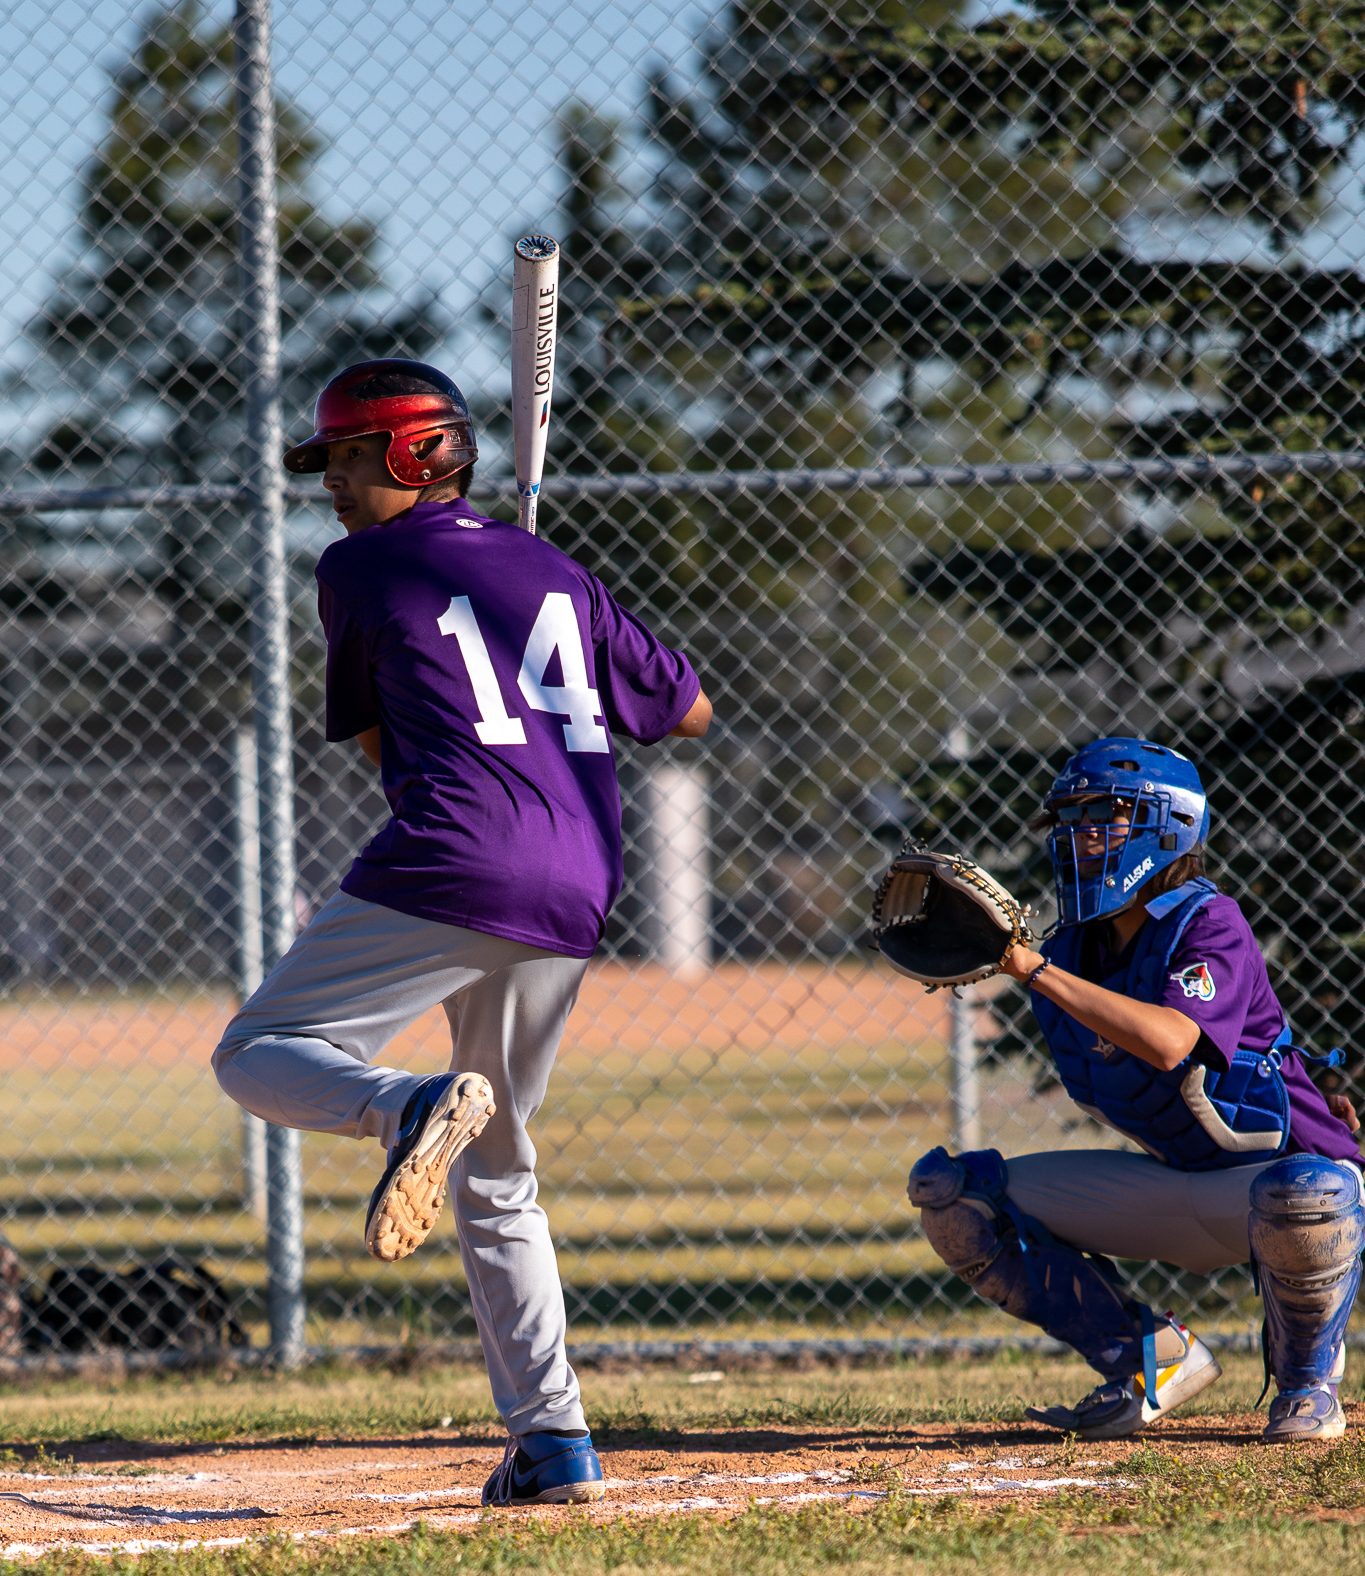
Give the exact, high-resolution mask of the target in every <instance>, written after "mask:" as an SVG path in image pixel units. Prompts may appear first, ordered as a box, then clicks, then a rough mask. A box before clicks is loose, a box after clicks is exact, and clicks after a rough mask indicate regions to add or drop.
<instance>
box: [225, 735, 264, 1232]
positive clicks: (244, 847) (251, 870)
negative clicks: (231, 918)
mask: <svg viewBox="0 0 1365 1576" xmlns="http://www.w3.org/2000/svg"><path fill="white" fill-rule="evenodd" d="M256 762H257V754H256V735H255V732H254V731H253V730H252V728H251V726H250V725H249V724H243V726H241V727H240V728H238V729H237V731H236V733H235V734H234V735H233V739H232V786H233V835H234V840H235V843H236V856H237V857H236V864H237V993H238V995H239V996H240V997H241V999H242V1000H243V1001H245V1000H246V999H247V997H248V996H250V995H251V993H252V992H253V991H254V990H255V989H256V987H257V986H258V985H259V984H260V983H261V977H262V975H263V974H264V973H265V968H264V965H263V963H262V961H261V790H260V775H259V772H258V770H257V765H256ZM241 1184H242V1208H243V1209H245V1210H249V1211H250V1212H251V1214H253V1215H255V1216H256V1217H257V1219H258V1220H264V1219H265V1218H266V1180H265V1123H264V1122H263V1121H262V1120H261V1119H260V1117H259V1116H253V1115H252V1114H251V1112H250V1111H243V1112H242V1177H241Z"/></svg>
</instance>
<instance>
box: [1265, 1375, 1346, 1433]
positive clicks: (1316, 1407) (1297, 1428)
mask: <svg viewBox="0 0 1365 1576" xmlns="http://www.w3.org/2000/svg"><path fill="white" fill-rule="evenodd" d="M1345 1432H1346V1414H1345V1412H1343V1411H1342V1409H1341V1402H1340V1401H1339V1400H1337V1387H1336V1386H1335V1385H1334V1384H1320V1385H1316V1386H1314V1388H1313V1389H1311V1390H1282V1391H1281V1392H1280V1394H1279V1395H1277V1396H1276V1397H1275V1399H1274V1400H1273V1401H1272V1402H1271V1403H1270V1421H1269V1422H1268V1423H1267V1424H1266V1425H1265V1428H1264V1430H1263V1431H1262V1433H1261V1438H1262V1439H1263V1440H1264V1441H1265V1443H1266V1444H1268V1445H1288V1444H1293V1443H1294V1442H1295V1441H1296V1440H1301V1439H1309V1440H1319V1439H1340V1438H1341V1436H1342V1435H1343V1434H1344V1433H1345Z"/></svg>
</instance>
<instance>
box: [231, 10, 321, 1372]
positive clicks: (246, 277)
mask: <svg viewBox="0 0 1365 1576" xmlns="http://www.w3.org/2000/svg"><path fill="white" fill-rule="evenodd" d="M234 38H235V44H236V71H237V115H238V128H239V137H240V146H241V196H242V215H241V234H240V252H241V267H242V298H243V301H242V304H243V324H242V329H243V335H242V337H243V348H244V362H245V365H246V367H247V373H246V423H247V443H246V456H245V463H246V472H247V474H246V478H245V482H246V486H247V490H248V495H249V500H250V514H251V539H252V554H251V557H252V575H251V580H252V586H251V614H252V617H251V657H252V687H253V697H254V711H255V722H256V743H257V750H258V752H259V771H260V796H261V797H260V811H261V898H262V917H263V926H262V936H263V941H264V955H263V962H264V964H265V966H266V967H267V968H269V967H270V966H271V965H273V964H274V963H275V962H277V961H278V959H279V958H280V957H282V956H283V954H284V953H285V951H286V950H287V949H288V947H289V943H290V941H291V940H292V939H293V934H294V887H295V867H294V763H293V727H292V722H291V717H290V695H289V596H288V585H287V571H286V564H285V551H284V475H283V471H282V470H281V467H280V462H279V457H280V454H281V452H282V451H283V448H284V438H283V425H282V422H281V418H280V293H279V238H278V211H277V203H276V192H275V184H276V174H275V113H274V89H273V85H272V76H271V66H270V4H269V0H237V7H236V14H235V18H234ZM266 1169H267V1187H266V1258H267V1275H268V1291H267V1306H268V1310H269V1319H270V1347H271V1353H272V1355H273V1357H274V1359H275V1361H276V1362H278V1363H280V1364H281V1365H283V1366H291V1365H293V1364H296V1363H298V1362H300V1361H301V1360H302V1357H303V1319H304V1301H303V1187H302V1180H301V1176H300V1155H299V1135H298V1134H297V1133H296V1132H293V1131H290V1130H288V1129H285V1128H279V1127H271V1128H270V1129H269V1130H268V1132H267V1135H266Z"/></svg>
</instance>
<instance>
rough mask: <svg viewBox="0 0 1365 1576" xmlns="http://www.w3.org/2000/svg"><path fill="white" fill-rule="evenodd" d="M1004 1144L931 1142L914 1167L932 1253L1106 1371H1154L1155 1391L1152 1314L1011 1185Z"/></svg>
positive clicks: (1119, 1375) (1151, 1385)
mask: <svg viewBox="0 0 1365 1576" xmlns="http://www.w3.org/2000/svg"><path fill="white" fill-rule="evenodd" d="M1008 1180H1009V1176H1008V1172H1007V1170H1006V1167H1005V1161H1004V1159H1003V1157H1002V1156H1001V1155H1000V1153H999V1152H998V1151H997V1150H994V1149H981V1150H974V1151H971V1152H969V1153H967V1154H963V1155H957V1156H952V1155H950V1154H949V1153H948V1152H947V1150H946V1149H933V1150H930V1152H929V1153H928V1154H927V1155H925V1156H924V1157H923V1159H921V1160H919V1161H917V1162H916V1164H915V1167H914V1169H913V1170H912V1171H911V1173H910V1186H909V1189H908V1192H909V1195H910V1202H911V1203H912V1204H915V1205H916V1206H918V1208H919V1209H920V1211H921V1219H922V1221H923V1224H924V1234H925V1236H926V1237H927V1238H928V1239H929V1242H930V1244H931V1245H932V1246H933V1249H934V1251H935V1252H936V1253H937V1254H938V1256H939V1257H940V1258H941V1259H942V1260H943V1262H944V1263H945V1264H946V1265H947V1266H948V1268H949V1269H951V1270H953V1271H954V1272H955V1273H956V1274H958V1275H960V1276H961V1277H962V1278H963V1280H965V1281H966V1282H967V1283H968V1285H970V1286H971V1287H972V1288H973V1290H974V1291H977V1292H979V1293H980V1294H981V1296H983V1297H985V1298H986V1299H987V1301H989V1302H993V1303H995V1305H996V1306H997V1307H999V1308H1003V1309H1004V1310H1005V1312H1006V1313H1011V1314H1013V1315H1014V1317H1015V1318H1016V1319H1023V1320H1025V1321H1026V1322H1027V1323H1029V1324H1035V1325H1037V1326H1038V1327H1039V1328H1040V1329H1042V1330H1044V1331H1046V1332H1047V1334H1048V1335H1051V1336H1053V1337H1054V1338H1055V1339H1056V1340H1059V1341H1064V1342H1065V1343H1066V1344H1067V1345H1068V1346H1070V1347H1071V1348H1072V1349H1073V1350H1074V1351H1076V1352H1079V1353H1080V1355H1081V1356H1082V1357H1084V1358H1085V1360H1086V1362H1088V1363H1089V1364H1090V1366H1091V1367H1092V1368H1093V1369H1094V1370H1095V1371H1096V1373H1099V1374H1101V1375H1103V1376H1104V1378H1106V1379H1128V1378H1131V1377H1132V1376H1133V1375H1135V1374H1138V1373H1144V1374H1145V1375H1146V1377H1147V1390H1148V1393H1149V1394H1155V1392H1156V1379H1155V1360H1154V1356H1153V1341H1152V1333H1151V1332H1152V1316H1151V1313H1150V1312H1149V1311H1148V1309H1146V1308H1145V1307H1142V1306H1141V1305H1140V1304H1137V1303H1135V1302H1133V1301H1131V1300H1130V1299H1129V1298H1127V1297H1126V1296H1125V1295H1124V1293H1123V1291H1122V1289H1121V1288H1120V1286H1119V1285H1118V1284H1117V1279H1116V1277H1115V1274H1114V1272H1113V1270H1112V1269H1111V1268H1110V1266H1109V1264H1108V1262H1107V1261H1106V1260H1103V1259H1094V1258H1090V1257H1088V1256H1087V1255H1086V1254H1084V1253H1082V1252H1081V1251H1080V1250H1079V1249H1078V1248H1073V1247H1071V1246H1069V1245H1068V1244H1067V1243H1065V1242H1059V1241H1058V1240H1057V1238H1055V1237H1054V1236H1053V1235H1052V1234H1051V1232H1049V1231H1048V1230H1047V1228H1046V1227H1044V1226H1043V1225H1042V1224H1041V1223H1040V1222H1039V1221H1036V1220H1034V1219H1033V1218H1032V1217H1031V1216H1029V1215H1025V1214H1024V1213H1023V1212H1022V1211H1021V1210H1020V1209H1018V1207H1017V1206H1016V1205H1015V1204H1013V1203H1012V1202H1011V1200H1010V1198H1009V1194H1008V1192H1007V1186H1008Z"/></svg>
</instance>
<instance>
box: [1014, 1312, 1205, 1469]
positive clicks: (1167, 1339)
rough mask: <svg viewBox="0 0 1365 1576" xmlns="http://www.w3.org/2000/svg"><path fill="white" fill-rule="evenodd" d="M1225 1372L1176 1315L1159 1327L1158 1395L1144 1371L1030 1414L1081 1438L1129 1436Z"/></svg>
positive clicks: (1106, 1383) (1203, 1388)
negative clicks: (1150, 1392)
mask: <svg viewBox="0 0 1365 1576" xmlns="http://www.w3.org/2000/svg"><path fill="white" fill-rule="evenodd" d="M1172 1337H1174V1339H1172ZM1163 1347H1166V1348H1170V1350H1167V1351H1163V1350H1162V1348H1163ZM1163 1359H1164V1360H1163ZM1222 1372H1223V1370H1222V1368H1221V1366H1220V1365H1219V1362H1218V1359H1217V1358H1216V1357H1215V1356H1214V1355H1213V1353H1212V1352H1211V1351H1210V1350H1209V1349H1208V1347H1207V1346H1205V1345H1204V1343H1203V1341H1201V1340H1200V1339H1199V1337H1198V1336H1197V1335H1191V1334H1190V1332H1189V1331H1188V1330H1187V1329H1186V1328H1185V1326H1184V1325H1183V1324H1176V1323H1175V1322H1174V1321H1173V1320H1172V1321H1171V1322H1169V1323H1167V1324H1164V1325H1162V1326H1161V1327H1160V1328H1159V1330H1158V1333H1157V1370H1156V1396H1155V1400H1153V1399H1151V1398H1149V1397H1148V1395H1147V1390H1146V1385H1145V1383H1144V1381H1143V1377H1142V1375H1141V1374H1137V1375H1135V1376H1134V1377H1133V1378H1132V1379H1107V1380H1106V1381H1105V1382H1104V1383H1103V1384H1102V1385H1099V1386H1098V1387H1097V1388H1096V1389H1094V1390H1092V1391H1091V1392H1090V1394H1089V1395H1088V1396H1086V1397H1085V1399H1084V1400H1083V1401H1078V1402H1077V1403H1076V1405H1075V1406H1049V1407H1035V1406H1031V1407H1029V1408H1027V1413H1026V1415H1027V1416H1029V1417H1031V1418H1032V1419H1033V1420H1034V1422H1036V1423H1046V1424H1047V1425H1048V1427H1049V1428H1060V1429H1061V1430H1062V1432H1063V1433H1066V1434H1075V1435H1077V1437H1078V1438H1081V1439H1129V1438H1131V1437H1132V1436H1133V1435H1134V1434H1140V1433H1141V1432H1142V1430H1143V1429H1144V1428H1146V1427H1147V1425H1148V1424H1149V1423H1154V1422H1156V1421H1157V1419H1158V1418H1162V1417H1165V1415H1166V1414H1167V1413H1168V1412H1173V1411H1174V1410H1175V1408H1176V1407H1178V1406H1180V1405H1181V1404H1182V1403H1183V1402H1185V1401H1188V1400H1190V1399H1192V1398H1193V1397H1194V1396H1196V1395H1198V1394H1199V1392H1200V1391H1201V1390H1207V1389H1208V1387H1209V1386H1210V1385H1211V1384H1212V1383H1213V1381H1214V1380H1215V1379H1217V1378H1218V1376H1219V1375H1220V1374H1221V1373H1222Z"/></svg>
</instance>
